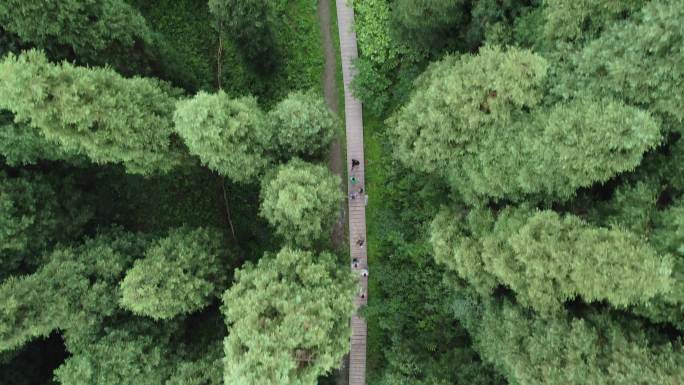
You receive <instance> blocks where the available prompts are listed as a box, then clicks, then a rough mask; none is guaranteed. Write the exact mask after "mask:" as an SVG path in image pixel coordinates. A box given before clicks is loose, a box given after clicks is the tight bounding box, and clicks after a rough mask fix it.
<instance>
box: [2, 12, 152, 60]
mask: <svg viewBox="0 0 684 385" xmlns="http://www.w3.org/2000/svg"><path fill="white" fill-rule="evenodd" d="M0 25H2V26H3V28H4V29H5V30H6V31H8V32H12V33H14V34H16V35H17V36H18V37H19V38H20V39H21V41H22V42H24V43H30V44H33V45H34V46H37V47H40V48H44V49H47V50H48V51H55V52H59V53H60V54H61V53H62V52H63V51H68V50H70V51H73V53H74V54H75V56H76V58H78V59H79V60H81V61H84V62H88V63H93V64H110V65H112V64H113V65H115V66H116V67H117V68H130V64H131V63H130V61H137V60H140V58H138V57H137V56H139V55H138V54H136V52H135V51H139V50H140V49H141V47H146V46H151V45H152V41H153V34H152V31H151V30H150V29H149V28H148V26H147V23H146V22H145V19H144V18H143V17H142V15H140V13H138V12H137V11H136V10H135V9H134V8H133V7H131V6H130V5H129V4H128V3H126V2H125V1H122V0H92V1H87V2H85V1H79V0H59V1H55V0H40V1H21V0H7V1H3V2H2V4H0ZM60 56H72V55H71V54H68V53H66V52H65V53H64V54H61V55H60ZM141 64H143V63H141Z"/></svg>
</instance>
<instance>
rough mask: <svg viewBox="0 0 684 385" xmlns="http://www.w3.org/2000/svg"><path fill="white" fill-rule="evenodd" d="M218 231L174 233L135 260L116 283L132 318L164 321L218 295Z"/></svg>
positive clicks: (221, 263) (220, 265)
mask: <svg viewBox="0 0 684 385" xmlns="http://www.w3.org/2000/svg"><path fill="white" fill-rule="evenodd" d="M221 246H222V236H221V233H220V232H218V231H217V230H210V229H206V228H199V229H190V228H187V227H186V228H179V229H176V230H172V231H170V232H169V234H168V236H167V237H165V238H162V239H160V240H159V241H157V242H156V243H155V244H154V245H153V246H151V247H150V248H149V249H148V250H147V251H146V252H145V257H144V258H143V259H139V260H137V261H135V264H134V265H133V267H132V268H131V269H130V270H128V272H126V277H125V278H124V279H123V281H122V282H121V285H120V286H121V293H122V298H121V305H122V306H123V307H124V308H126V309H129V310H131V311H132V312H133V313H135V314H139V315H144V316H148V317H152V318H154V319H169V318H173V317H175V316H177V315H179V314H183V313H191V312H195V311H197V310H199V309H202V308H203V307H205V306H207V305H208V304H209V303H210V301H211V299H212V297H213V296H215V295H217V294H219V293H220V292H222V291H223V289H224V288H223V282H222V281H224V280H225V275H223V274H222V273H223V272H224V268H225V261H224V260H222V258H221V257H222V256H221V250H220V249H221Z"/></svg>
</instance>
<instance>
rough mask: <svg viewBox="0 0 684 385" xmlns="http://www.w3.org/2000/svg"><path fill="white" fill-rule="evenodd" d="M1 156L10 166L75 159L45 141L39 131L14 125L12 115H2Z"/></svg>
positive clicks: (0, 127)
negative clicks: (40, 161)
mask: <svg viewBox="0 0 684 385" xmlns="http://www.w3.org/2000/svg"><path fill="white" fill-rule="evenodd" d="M0 154H1V155H2V156H3V157H4V158H5V163H6V164H7V165H10V166H17V165H26V164H35V163H37V162H38V161H39V160H60V159H70V160H71V159H73V156H70V155H69V154H67V153H65V152H64V150H62V148H60V146H59V145H58V144H57V143H54V142H50V141H48V140H47V139H45V137H44V136H43V135H42V134H41V133H40V130H39V129H37V128H35V127H32V126H30V125H28V124H23V123H14V118H13V117H12V114H10V113H4V114H3V113H0Z"/></svg>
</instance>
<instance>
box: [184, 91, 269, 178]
mask: <svg viewBox="0 0 684 385" xmlns="http://www.w3.org/2000/svg"><path fill="white" fill-rule="evenodd" d="M173 120H174V122H175V125H176V126H175V127H176V131H177V132H178V134H179V135H180V136H181V137H182V138H183V140H184V141H185V144H186V145H187V146H188V149H189V150H190V152H191V153H192V154H194V155H197V156H198V157H199V158H200V160H201V161H202V163H204V164H205V165H207V167H209V168H211V169H212V170H214V171H216V172H218V173H219V174H221V175H224V176H226V177H228V178H230V179H232V180H234V181H235V182H239V183H244V182H250V181H251V180H253V179H254V178H255V177H257V176H259V175H260V174H261V173H263V172H264V170H265V169H266V167H267V165H268V164H269V163H270V162H271V158H270V154H269V153H268V152H267V150H266V149H268V148H270V144H271V141H272V139H271V135H270V133H269V130H268V126H267V119H266V115H265V114H264V113H263V112H262V111H261V109H260V108H259V106H258V105H257V102H256V99H254V98H253V97H242V98H238V99H231V98H230V97H229V96H228V95H227V94H226V93H224V92H223V91H219V92H218V93H216V94H207V93H205V92H200V93H198V94H197V95H195V97H194V98H192V99H189V100H184V101H181V102H179V103H178V105H177V108H176V112H175V113H174V117H173Z"/></svg>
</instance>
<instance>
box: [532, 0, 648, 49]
mask: <svg viewBox="0 0 684 385" xmlns="http://www.w3.org/2000/svg"><path fill="white" fill-rule="evenodd" d="M644 3H646V1H645V0H627V1H625V0H580V1H572V2H568V1H562V0H544V6H543V12H544V17H545V19H546V23H545V25H544V33H545V35H546V37H547V39H549V40H552V41H563V40H567V41H575V40H587V38H593V37H596V36H598V35H599V34H600V32H601V31H602V29H604V28H605V27H606V25H610V23H611V22H615V21H616V20H619V19H620V18H624V16H625V14H629V13H633V12H635V11H637V10H638V9H639V8H641V7H642V6H643V5H644Z"/></svg>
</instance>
